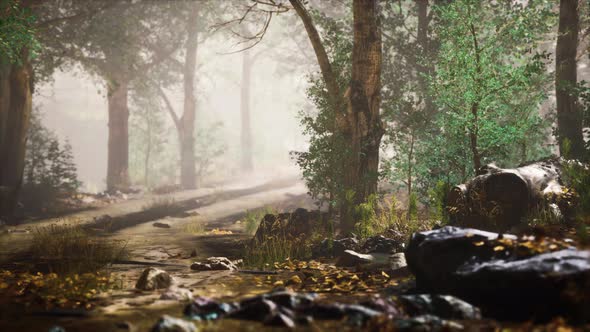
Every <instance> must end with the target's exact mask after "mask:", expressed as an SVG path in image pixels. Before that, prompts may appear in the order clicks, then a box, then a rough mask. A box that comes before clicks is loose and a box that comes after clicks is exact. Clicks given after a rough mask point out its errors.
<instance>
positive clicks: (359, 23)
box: [341, 0, 384, 233]
mask: <svg viewBox="0 0 590 332" xmlns="http://www.w3.org/2000/svg"><path fill="white" fill-rule="evenodd" d="M353 15H354V40H353V48H352V79H351V82H350V94H349V100H348V112H347V115H346V117H347V124H348V127H347V129H346V131H345V133H344V134H345V137H346V139H347V140H348V141H349V146H350V150H351V160H350V161H349V163H348V165H346V170H345V179H344V183H345V188H346V189H347V190H352V191H353V192H354V199H353V202H352V203H353V204H354V205H355V206H356V205H358V204H360V203H363V202H366V201H367V198H368V197H369V196H370V195H372V194H375V193H376V192H377V181H378V177H379V148H380V145H381V137H382V136H383V133H384V130H383V125H382V122H381V117H380V113H379V108H380V104H381V59H382V49H381V47H382V46H381V27H380V22H379V21H380V20H379V8H378V0H354V1H353ZM349 203H350V202H348V203H346V204H343V208H342V210H341V223H342V230H343V231H344V232H345V233H346V232H349V231H352V230H353V228H354V223H355V221H354V211H353V209H351V207H350V206H347V205H348V204H349Z"/></svg>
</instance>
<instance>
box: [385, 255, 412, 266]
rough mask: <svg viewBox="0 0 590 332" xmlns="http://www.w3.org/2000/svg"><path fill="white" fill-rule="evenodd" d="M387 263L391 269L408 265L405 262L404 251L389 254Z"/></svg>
mask: <svg viewBox="0 0 590 332" xmlns="http://www.w3.org/2000/svg"><path fill="white" fill-rule="evenodd" d="M389 265H390V267H391V270H399V269H401V268H405V267H406V266H408V263H407V262H406V255H405V254H404V253H397V254H393V255H391V256H389Z"/></svg>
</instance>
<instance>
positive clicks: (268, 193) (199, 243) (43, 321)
mask: <svg viewBox="0 0 590 332" xmlns="http://www.w3.org/2000/svg"><path fill="white" fill-rule="evenodd" d="M227 188H230V187H229V186H228V187H227ZM227 188H226V190H224V191H220V190H217V191H216V192H214V191H213V190H209V189H204V190H198V191H193V192H182V193H178V194H175V195H174V199H188V198H192V197H194V198H199V197H200V198H201V199H204V198H205V197H210V198H211V197H212V195H215V196H216V197H215V199H214V200H211V201H210V204H206V205H204V206H201V207H199V208H197V209H194V210H193V211H190V212H193V213H194V214H198V216H189V217H185V218H177V217H167V218H164V219H159V220H154V221H149V222H145V223H140V224H135V225H132V226H130V227H126V228H122V229H119V230H117V231H114V232H107V233H101V234H100V236H107V237H109V238H114V239H123V240H126V241H128V242H127V243H128V249H129V251H130V257H129V259H130V260H133V261H142V262H146V263H148V264H149V263H151V262H152V263H158V264H162V263H164V264H169V265H167V266H165V267H161V268H163V269H165V270H167V271H168V272H169V273H171V274H172V275H173V276H174V277H175V278H176V279H177V280H178V284H179V285H180V286H183V287H187V288H190V289H192V291H193V294H194V295H195V296H214V297H218V298H236V297H241V296H245V295H250V294H255V293H258V292H263V291H267V289H264V288H258V287H256V282H255V281H253V279H254V278H256V277H255V276H251V275H243V274H240V273H229V272H226V271H221V272H195V271H191V270H190V268H189V267H190V264H191V263H192V262H193V261H195V260H199V259H202V258H206V257H210V256H227V257H230V258H239V257H241V255H242V253H241V252H240V250H241V248H242V242H243V241H244V240H247V239H248V238H249V236H248V235H247V234H245V233H244V227H245V225H244V224H243V223H241V222H240V223H238V222H237V221H238V220H240V219H241V218H242V217H243V215H244V214H245V212H246V211H247V210H252V209H257V208H263V207H273V208H275V209H277V210H280V211H284V210H292V209H294V208H296V207H306V208H313V204H312V202H311V200H310V199H309V198H308V196H307V195H306V192H307V189H306V187H305V186H304V185H303V184H302V183H300V182H297V181H293V180H292V179H287V180H281V181H273V182H271V184H267V185H266V186H265V185H263V184H262V183H258V184H255V185H254V186H250V187H244V186H234V187H231V190H227ZM231 192H233V194H231ZM236 193H241V194H236ZM149 200H150V198H147V197H146V198H144V199H141V200H136V201H129V202H123V203H119V204H114V206H109V207H106V208H104V209H100V210H94V211H86V212H82V213H78V214H76V217H80V218H85V219H88V218H92V217H94V216H101V215H103V214H109V215H121V214H124V213H129V212H133V211H135V210H139V209H141V208H142V207H143V206H145V204H146V202H149ZM194 214H193V215H194ZM51 222H55V221H54V220H53V221H52V220H46V221H40V222H37V223H36V225H44V224H48V223H51ZM155 222H159V223H164V224H167V225H169V226H170V228H160V227H154V226H153V224H154V223H155ZM201 223H202V224H204V225H205V226H204V227H203V228H204V231H205V233H199V234H195V233H193V232H191V231H189V227H188V225H193V226H194V224H201ZM19 227H22V228H19V229H26V228H25V226H19ZM29 227H30V226H29ZM214 228H217V229H222V230H225V231H231V232H232V233H231V234H221V235H217V234H208V233H206V231H210V230H212V229H214ZM2 238H3V240H2V239H0V241H4V243H0V246H1V248H2V250H3V251H4V254H8V253H14V250H16V249H15V248H16V247H21V248H22V247H23V246H25V245H26V243H27V241H28V239H30V234H27V233H22V232H17V233H11V234H5V235H4V236H3V237H2ZM6 243H11V245H9V246H7V245H5V244H6ZM14 243H20V245H18V246H15V245H14ZM6 251H9V252H6ZM193 251H196V253H197V256H196V257H190V253H191V252H193ZM145 268H146V266H142V265H134V264H130V265H122V264H117V265H114V266H112V268H111V271H112V272H113V273H114V274H115V275H116V277H117V278H118V279H119V280H121V281H122V283H123V288H122V289H121V290H116V291H113V292H112V293H111V294H108V295H105V299H104V301H105V304H104V305H103V306H100V307H99V308H98V309H97V310H96V312H95V313H94V314H93V315H91V316H90V317H68V316H67V315H66V317H55V316H52V315H49V316H39V315H38V313H37V314H36V315H35V316H34V317H33V316H32V313H28V314H23V312H22V311H18V310H17V312H15V313H14V314H10V313H6V314H5V316H4V317H6V315H9V316H10V317H11V318H10V322H9V324H8V325H6V327H9V329H8V330H15V331H16V330H23V331H24V330H27V331H47V330H48V328H50V327H51V326H54V325H59V326H62V327H64V328H66V330H67V331H68V332H70V331H121V330H120V329H118V328H117V324H119V323H121V322H122V321H127V322H130V323H131V324H132V325H133V326H134V329H133V330H135V331H143V330H147V328H148V327H149V326H151V325H153V324H154V322H155V321H156V320H157V317H158V316H159V315H161V314H163V313H168V314H172V315H174V316H180V314H181V312H182V306H183V304H182V303H179V302H177V301H163V300H159V293H158V292H153V293H150V292H148V293H138V292H136V291H135V290H134V289H133V288H134V285H135V282H136V280H137V278H138V276H139V274H140V273H141V271H143V269H145ZM32 321H34V322H35V326H34V327H33V326H30V323H31V322H32ZM5 323H7V322H1V324H0V326H1V325H3V324H5ZM228 324H232V322H229V323H228ZM251 327H252V326H251ZM231 329H232V330H235V328H231ZM0 330H4V329H3V328H2V329H0Z"/></svg>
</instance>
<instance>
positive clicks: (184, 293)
mask: <svg viewBox="0 0 590 332" xmlns="http://www.w3.org/2000/svg"><path fill="white" fill-rule="evenodd" d="M192 299H193V292H191V291H190V289H186V288H180V287H175V286H172V287H170V288H168V289H166V290H165V291H164V293H162V295H161V296H160V300H174V301H190V300H192Z"/></svg>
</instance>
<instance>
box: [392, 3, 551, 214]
mask: <svg viewBox="0 0 590 332" xmlns="http://www.w3.org/2000/svg"><path fill="white" fill-rule="evenodd" d="M551 6H552V3H550V2H549V1H529V2H528V4H527V5H526V6H525V5H523V4H520V3H515V2H500V3H497V2H487V1H474V0H459V1H453V2H451V3H449V4H444V5H439V6H435V8H434V12H435V17H436V24H435V25H434V34H435V35H436V39H437V41H438V44H439V45H440V47H439V50H438V53H437V56H436V58H435V59H434V62H435V63H436V67H435V68H434V71H433V72H432V74H431V75H428V76H429V77H428V79H429V85H430V90H429V91H428V92H427V94H426V95H425V96H424V98H426V97H428V96H430V97H431V98H433V100H434V103H435V107H436V111H435V112H434V114H429V113H428V112H425V110H424V109H420V110H418V111H417V110H416V107H417V106H416V105H418V106H419V105H420V100H418V101H416V100H415V97H414V96H415V94H413V93H412V91H415V90H416V89H417V88H416V86H413V85H409V86H408V87H406V88H405V90H402V91H401V92H399V93H398V95H399V96H401V97H402V98H401V99H400V101H398V102H392V103H389V102H388V101H384V103H385V104H386V105H389V108H390V110H391V114H392V121H394V123H395V124H396V126H394V128H395V130H397V132H394V133H392V134H390V136H391V141H392V142H393V143H395V144H396V146H394V150H395V151H394V152H395V155H394V157H393V158H392V159H391V160H390V161H389V164H388V166H390V167H391V174H390V178H391V179H392V180H394V181H399V180H402V181H404V182H405V183H407V182H409V181H408V180H413V181H412V182H413V187H415V188H416V190H417V191H418V192H419V193H420V194H421V196H422V198H426V197H428V196H430V197H431V199H430V203H431V204H432V203H434V205H435V210H438V211H437V212H436V213H437V214H438V215H441V214H442V213H441V212H442V211H440V202H441V201H442V196H441V195H442V192H439V191H440V190H441V189H442V188H437V184H438V183H441V182H442V183H461V182H464V181H465V180H466V179H468V178H469V177H471V176H473V175H474V172H475V169H474V168H475V167H474V166H475V159H476V157H478V158H479V159H480V162H481V164H482V165H485V164H487V163H490V162H495V163H496V164H498V165H499V166H502V167H514V166H516V165H518V164H519V163H522V162H525V161H528V160H532V159H538V158H540V157H542V156H545V155H547V154H548V153H549V149H548V147H547V146H545V145H544V143H543V142H544V140H545V137H546V136H547V134H548V133H549V124H550V121H549V119H544V118H541V117H540V115H539V111H538V108H539V105H540V103H541V102H542V101H543V100H545V98H546V97H547V96H546V90H547V84H548V83H549V82H550V77H548V75H547V71H546V67H545V63H546V62H547V60H548V56H547V54H544V53H534V52H533V50H534V49H536V45H537V43H538V42H539V41H540V40H541V38H542V37H543V36H544V34H545V33H546V32H548V31H549V29H550V28H551V27H552V26H553V24H554V23H555V19H554V14H553V13H552V11H551ZM418 63H420V61H418ZM402 74H403V72H402ZM400 75H401V74H400ZM418 83H419V80H418ZM418 83H415V85H418ZM413 98H414V99H413ZM412 112H413V113H422V115H420V114H418V115H412ZM395 130H394V131H395ZM432 190H435V191H437V192H438V193H437V194H436V195H434V196H435V197H436V199H435V200H434V201H432V198H433V195H431V191H432ZM426 201H427V200H426ZM437 205H438V206H437Z"/></svg>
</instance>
